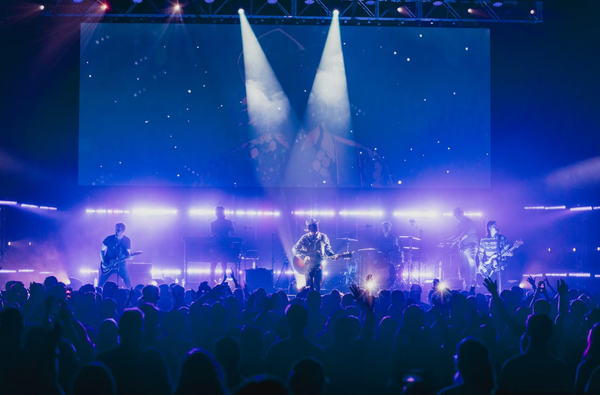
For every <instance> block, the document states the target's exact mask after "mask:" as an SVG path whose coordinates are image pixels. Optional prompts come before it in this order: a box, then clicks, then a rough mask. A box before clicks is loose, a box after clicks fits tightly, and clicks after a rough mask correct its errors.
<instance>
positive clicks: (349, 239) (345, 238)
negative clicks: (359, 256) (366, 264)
mask: <svg viewBox="0 0 600 395" xmlns="http://www.w3.org/2000/svg"><path fill="white" fill-rule="evenodd" d="M337 239H338V240H345V241H358V240H356V239H351V238H349V237H338V238H337ZM359 251H360V250H359Z"/></svg>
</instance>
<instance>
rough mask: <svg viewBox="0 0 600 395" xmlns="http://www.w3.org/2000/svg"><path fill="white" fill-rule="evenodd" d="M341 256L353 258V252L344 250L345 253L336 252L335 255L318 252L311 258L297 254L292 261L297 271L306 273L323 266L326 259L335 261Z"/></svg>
mask: <svg viewBox="0 0 600 395" xmlns="http://www.w3.org/2000/svg"><path fill="white" fill-rule="evenodd" d="M340 258H352V253H351V252H344V253H343V254H335V255H333V256H325V257H323V256H321V253H318V252H317V254H316V255H315V256H311V257H310V260H303V259H300V258H298V257H297V256H295V257H294V259H293V261H292V267H293V268H294V270H295V271H296V273H298V274H306V273H309V272H310V271H311V270H313V269H314V268H315V267H317V266H321V265H322V264H323V262H324V261H327V260H332V261H335V260H337V259H340Z"/></svg>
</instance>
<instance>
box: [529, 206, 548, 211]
mask: <svg viewBox="0 0 600 395" xmlns="http://www.w3.org/2000/svg"><path fill="white" fill-rule="evenodd" d="M545 208H546V207H544V206H526V207H525V210H544V209H545Z"/></svg>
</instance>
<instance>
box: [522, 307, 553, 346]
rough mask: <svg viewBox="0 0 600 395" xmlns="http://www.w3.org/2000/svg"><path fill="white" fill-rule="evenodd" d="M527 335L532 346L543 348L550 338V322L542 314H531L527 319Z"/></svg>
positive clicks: (548, 318)
mask: <svg viewBox="0 0 600 395" xmlns="http://www.w3.org/2000/svg"><path fill="white" fill-rule="evenodd" d="M527 335H528V336H529V340H530V342H531V345H532V346H537V347H544V346H546V344H547V343H548V340H550V336H552V320H551V319H550V317H548V316H547V315H544V314H532V315H530V316H529V318H528V319H527Z"/></svg>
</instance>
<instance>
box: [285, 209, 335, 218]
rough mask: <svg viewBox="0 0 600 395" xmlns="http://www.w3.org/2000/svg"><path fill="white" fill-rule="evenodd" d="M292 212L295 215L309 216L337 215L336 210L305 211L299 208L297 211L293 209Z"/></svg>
mask: <svg viewBox="0 0 600 395" xmlns="http://www.w3.org/2000/svg"><path fill="white" fill-rule="evenodd" d="M292 214H294V215H308V216H309V217H333V216H335V211H333V210H323V211H318V210H317V211H312V210H309V211H304V210H297V211H292Z"/></svg>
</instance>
